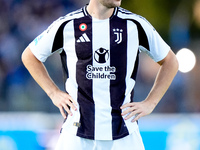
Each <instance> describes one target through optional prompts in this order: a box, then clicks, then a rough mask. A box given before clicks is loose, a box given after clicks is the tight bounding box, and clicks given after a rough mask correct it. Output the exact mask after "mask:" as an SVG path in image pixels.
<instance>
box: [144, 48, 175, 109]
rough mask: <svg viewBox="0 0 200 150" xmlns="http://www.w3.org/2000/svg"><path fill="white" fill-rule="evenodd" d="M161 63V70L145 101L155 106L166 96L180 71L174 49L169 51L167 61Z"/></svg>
mask: <svg viewBox="0 0 200 150" xmlns="http://www.w3.org/2000/svg"><path fill="white" fill-rule="evenodd" d="M159 64H160V65H161V66H160V70H159V72H158V74H157V76H156V79H155V82H154V85H153V87H152V89H151V91H150V92H149V94H148V96H147V98H146V99H145V101H148V102H150V104H152V105H153V106H154V107H155V106H156V105H157V104H158V103H159V101H160V100H161V98H162V97H163V96H164V94H165V93H166V91H167V90H168V88H169V86H170V84H171V82H172V81H173V79H174V77H175V75H176V73H177V71H178V62H177V59H176V56H175V55H174V53H173V52H172V51H170V52H169V54H168V56H167V57H166V58H165V61H163V62H162V61H161V62H159Z"/></svg>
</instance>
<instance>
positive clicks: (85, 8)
mask: <svg viewBox="0 0 200 150" xmlns="http://www.w3.org/2000/svg"><path fill="white" fill-rule="evenodd" d="M87 6H88V4H87V5H86V6H84V7H83V13H84V15H85V16H89V17H91V18H92V16H91V15H90V14H89V13H88V11H87ZM117 12H118V7H115V8H114V11H113V14H112V16H111V17H110V19H111V18H112V17H113V16H116V15H117Z"/></svg>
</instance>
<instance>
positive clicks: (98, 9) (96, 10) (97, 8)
mask: <svg viewBox="0 0 200 150" xmlns="http://www.w3.org/2000/svg"><path fill="white" fill-rule="evenodd" d="M87 11H88V13H89V14H90V15H91V16H92V17H94V18H96V19H100V20H103V19H108V18H110V17H111V16H112V14H113V11H114V8H108V7H105V6H103V5H101V4H99V3H98V2H97V1H90V3H89V5H88V7H87Z"/></svg>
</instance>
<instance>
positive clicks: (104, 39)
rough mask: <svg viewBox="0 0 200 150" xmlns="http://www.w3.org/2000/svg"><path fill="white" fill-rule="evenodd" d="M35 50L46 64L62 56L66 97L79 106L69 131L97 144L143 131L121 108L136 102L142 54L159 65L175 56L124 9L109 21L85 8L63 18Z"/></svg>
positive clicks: (65, 126) (147, 25)
mask: <svg viewBox="0 0 200 150" xmlns="http://www.w3.org/2000/svg"><path fill="white" fill-rule="evenodd" d="M29 46H30V48H31V51H32V52H33V54H34V55H35V56H36V57H37V58H38V59H39V60H40V61H42V62H44V61H45V60H46V59H47V57H49V56H50V55H52V54H53V53H54V52H60V56H61V60H62V65H63V69H64V73H65V77H66V82H65V86H66V91H67V92H68V93H69V94H70V95H71V96H72V98H73V99H74V100H76V101H77V103H78V111H76V112H74V111H72V112H73V116H68V118H67V120H66V122H65V123H64V124H63V130H67V131H68V132H69V133H73V134H76V135H77V136H80V137H83V138H88V139H95V140H115V139H119V138H122V137H125V136H127V135H129V134H131V133H133V132H134V131H135V130H136V129H137V128H138V126H137V123H131V120H124V119H123V117H122V116H121V110H120V106H122V105H123V104H125V103H129V102H131V101H132V96H133V89H134V85H135V79H136V74H137V69H138V60H139V53H140V51H143V52H145V53H147V54H148V55H149V56H150V57H151V58H152V59H153V60H154V61H156V62H158V61H160V60H162V59H163V58H165V57H166V55H167V54H168V52H169V50H170V47H169V46H168V45H167V44H166V43H165V42H164V41H163V39H162V38H161V37H160V36H159V34H158V33H157V31H156V30H155V29H154V28H153V27H152V25H150V23H149V22H148V21H146V20H145V19H144V18H143V17H141V16H139V15H136V14H133V13H131V12H129V11H127V10H125V9H123V8H121V7H116V8H115V10H114V12H113V15H112V16H111V17H110V18H108V19H105V20H98V19H96V18H93V17H91V16H90V15H89V14H88V12H87V10H86V7H83V8H81V9H79V10H77V11H74V12H72V13H70V14H68V15H66V16H64V17H61V18H59V19H58V20H57V21H55V22H54V23H53V24H52V25H51V26H50V27H49V28H48V29H47V30H45V31H44V32H43V33H42V34H41V35H39V36H38V37H37V38H36V39H35V40H34V41H33V42H31V44H30V45H29Z"/></svg>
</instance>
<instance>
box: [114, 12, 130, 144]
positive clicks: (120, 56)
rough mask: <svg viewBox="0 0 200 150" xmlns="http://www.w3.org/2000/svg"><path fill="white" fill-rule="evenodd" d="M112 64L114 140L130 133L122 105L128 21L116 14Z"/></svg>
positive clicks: (124, 87)
mask: <svg viewBox="0 0 200 150" xmlns="http://www.w3.org/2000/svg"><path fill="white" fill-rule="evenodd" d="M116 29H117V30H118V33H119V34H121V33H122V42H121V43H117V42H116V34H118V33H116V32H114V31H116ZM110 37H111V41H110V45H112V46H111V47H110V66H115V68H116V73H115V75H116V80H111V81H110V93H111V95H110V97H111V106H112V112H111V114H112V134H113V140H114V139H119V138H121V137H124V136H126V135H128V134H129V133H128V130H127V128H126V126H125V123H124V119H123V118H122V116H121V109H120V106H121V105H122V103H123V101H124V98H125V90H126V83H125V79H126V72H127V21H126V20H122V19H120V18H118V17H117V16H114V17H113V18H112V19H111V20H110Z"/></svg>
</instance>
